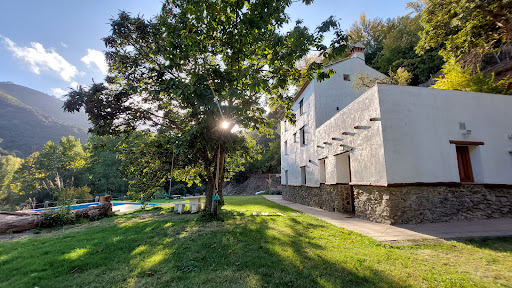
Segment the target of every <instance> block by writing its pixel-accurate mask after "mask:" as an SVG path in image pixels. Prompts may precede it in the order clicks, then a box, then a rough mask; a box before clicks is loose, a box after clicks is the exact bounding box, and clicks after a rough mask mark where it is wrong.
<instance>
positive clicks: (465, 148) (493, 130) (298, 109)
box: [281, 47, 512, 224]
mask: <svg viewBox="0 0 512 288" xmlns="http://www.w3.org/2000/svg"><path fill="white" fill-rule="evenodd" d="M352 52H353V54H352V57H351V58H348V59H344V60H341V61H338V62H336V63H333V64H330V65H329V66H330V67H329V68H332V69H334V70H335V71H336V74H335V75H334V76H333V77H331V78H330V79H328V80H326V81H324V82H320V83H319V82H316V81H311V82H310V83H307V84H306V85H305V86H304V87H302V89H301V90H300V91H299V92H298V93H297V94H296V97H295V103H294V105H293V106H292V110H293V112H294V113H295V114H296V123H295V125H291V124H289V123H287V122H286V121H285V120H282V123H281V167H282V175H281V179H282V180H281V181H282V184H284V185H286V189H285V192H283V197H284V198H285V199H287V200H290V201H294V202H298V203H301V204H306V205H310V206H315V207H320V208H323V209H326V210H331V211H353V212H354V213H355V216H356V217H360V218H364V219H368V220H372V221H375V222H381V223H388V224H399V223H419V222H440V221H448V220H460V219H473V218H488V217H503V216H512V96H506V95H495V94H486V93H476V92H463V91H452V90H439V89H431V88H422V87H411V86H395V85H385V84H378V85H375V86H374V87H373V88H371V89H369V90H368V91H366V92H365V93H364V94H362V95H361V93H358V92H357V91H355V90H353V89H352V88H351V80H352V79H353V77H354V76H355V75H356V74H358V73H359V72H363V73H366V74H368V75H369V76H371V77H375V76H380V75H382V74H380V73H379V72H377V71H375V70H374V69H372V68H370V67H368V66H366V65H365V63H364V54H362V49H361V48H359V47H355V49H353V51H352Z"/></svg>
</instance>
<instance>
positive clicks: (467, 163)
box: [455, 146, 474, 182]
mask: <svg viewBox="0 0 512 288" xmlns="http://www.w3.org/2000/svg"><path fill="white" fill-rule="evenodd" d="M455 147H456V149H457V163H458V164H459V176H460V182H474V178H473V169H472V168H471V158H469V147H468V146H455Z"/></svg>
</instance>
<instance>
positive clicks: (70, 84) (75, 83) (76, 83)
mask: <svg viewBox="0 0 512 288" xmlns="http://www.w3.org/2000/svg"><path fill="white" fill-rule="evenodd" d="M69 87H71V88H73V89H76V88H77V87H78V82H76V81H73V82H71V83H69Z"/></svg>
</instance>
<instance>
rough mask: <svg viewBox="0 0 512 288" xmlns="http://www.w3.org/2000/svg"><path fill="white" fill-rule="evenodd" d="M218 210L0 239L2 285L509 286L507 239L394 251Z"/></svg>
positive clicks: (292, 223)
mask: <svg viewBox="0 0 512 288" xmlns="http://www.w3.org/2000/svg"><path fill="white" fill-rule="evenodd" d="M226 202H227V205H226V206H224V207H223V210H222V213H221V214H222V217H223V221H216V222H203V221H200V220H198V219H197V215H190V214H184V215H177V214H174V213H169V212H168V211H166V210H165V209H162V208H156V209H153V210H151V211H146V212H138V213H133V214H128V215H124V216H118V217H113V218H107V219H103V220H100V221H97V222H91V223H87V224H82V225H75V226H69V227H65V228H56V229H54V230H41V233H40V234H35V235H29V236H26V237H24V238H21V239H18V240H3V241H2V242H0V279H1V280H0V287H36V286H37V287H41V288H43V287H360V286H363V287H364V286H366V287H418V286H427V287H439V286H442V287H468V286H469V287H472V286H475V287H511V286H512V238H489V239H480V240H471V241H464V242H440V241H438V242H429V243H419V244H415V245H408V246H392V245H387V244H382V243H379V242H377V241H375V240H373V239H371V238H368V237H366V236H362V235H360V234H357V233H354V232H351V231H348V230H345V229H340V228H338V227H335V226H333V225H331V224H328V223H325V222H323V221H320V220H317V219H315V218H313V217H310V216H308V215H304V214H302V213H299V212H296V211H294V210H291V209H289V208H286V207H282V206H280V205H277V204H275V203H273V202H270V201H267V200H266V199H264V198H263V197H261V196H233V197H226ZM253 212H270V213H269V215H253ZM278 213H281V214H284V216H281V215H279V214H278Z"/></svg>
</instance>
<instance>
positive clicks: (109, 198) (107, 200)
mask: <svg viewBox="0 0 512 288" xmlns="http://www.w3.org/2000/svg"><path fill="white" fill-rule="evenodd" d="M110 201H112V196H111V195H107V196H101V197H100V203H103V202H110Z"/></svg>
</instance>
